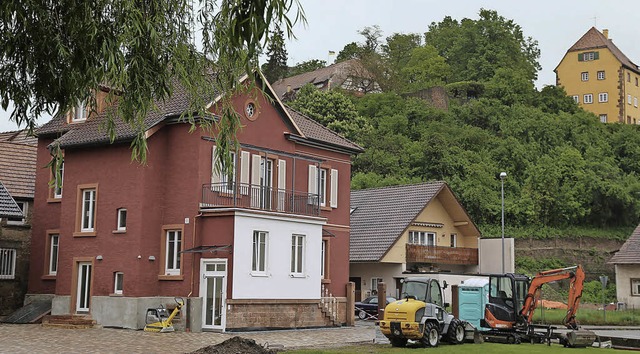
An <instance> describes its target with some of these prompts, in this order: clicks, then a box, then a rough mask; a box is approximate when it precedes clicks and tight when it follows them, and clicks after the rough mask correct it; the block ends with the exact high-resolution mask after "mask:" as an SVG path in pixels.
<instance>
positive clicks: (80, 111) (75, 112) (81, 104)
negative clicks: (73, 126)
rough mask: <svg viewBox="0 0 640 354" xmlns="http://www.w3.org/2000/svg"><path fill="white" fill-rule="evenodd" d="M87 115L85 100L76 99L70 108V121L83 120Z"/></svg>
mask: <svg viewBox="0 0 640 354" xmlns="http://www.w3.org/2000/svg"><path fill="white" fill-rule="evenodd" d="M88 115H89V112H88V109H87V104H86V102H85V101H78V104H77V105H76V106H75V107H73V109H72V110H71V122H72V123H75V122H84V121H85V120H87V116H88Z"/></svg>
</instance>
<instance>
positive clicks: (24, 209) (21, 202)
mask: <svg viewBox="0 0 640 354" xmlns="http://www.w3.org/2000/svg"><path fill="white" fill-rule="evenodd" d="M16 204H18V207H19V208H20V211H22V218H21V219H18V218H7V225H25V224H26V223H27V213H28V211H29V203H28V202H27V201H24V200H16Z"/></svg>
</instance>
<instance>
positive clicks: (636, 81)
mask: <svg viewBox="0 0 640 354" xmlns="http://www.w3.org/2000/svg"><path fill="white" fill-rule="evenodd" d="M636 86H638V78H637V77H636Z"/></svg>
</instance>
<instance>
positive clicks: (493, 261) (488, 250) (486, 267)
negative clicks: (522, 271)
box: [478, 237, 515, 274]
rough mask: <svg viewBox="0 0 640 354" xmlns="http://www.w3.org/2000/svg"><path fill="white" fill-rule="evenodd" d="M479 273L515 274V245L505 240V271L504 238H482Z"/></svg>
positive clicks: (479, 248) (507, 239) (510, 239)
mask: <svg viewBox="0 0 640 354" xmlns="http://www.w3.org/2000/svg"><path fill="white" fill-rule="evenodd" d="M478 262H479V263H480V264H479V272H480V273H481V274H492V273H493V274H501V273H513V272H515V243H514V239H513V238H511V237H505V238H504V271H503V270H502V238H481V239H480V243H479V247H478Z"/></svg>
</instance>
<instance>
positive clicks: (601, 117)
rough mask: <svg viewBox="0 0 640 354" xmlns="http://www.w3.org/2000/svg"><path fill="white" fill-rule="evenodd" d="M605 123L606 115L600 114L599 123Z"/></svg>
mask: <svg viewBox="0 0 640 354" xmlns="http://www.w3.org/2000/svg"><path fill="white" fill-rule="evenodd" d="M606 122H607V115H606V114H601V115H600V123H606Z"/></svg>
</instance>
